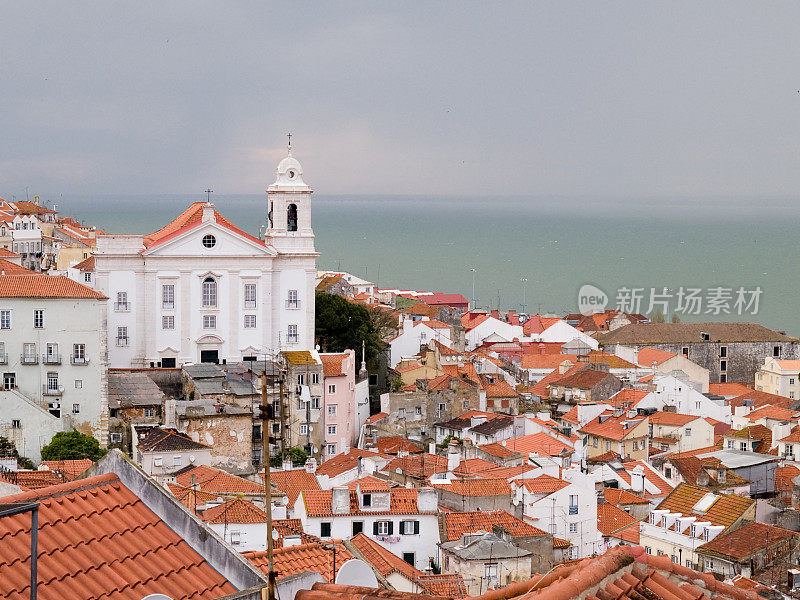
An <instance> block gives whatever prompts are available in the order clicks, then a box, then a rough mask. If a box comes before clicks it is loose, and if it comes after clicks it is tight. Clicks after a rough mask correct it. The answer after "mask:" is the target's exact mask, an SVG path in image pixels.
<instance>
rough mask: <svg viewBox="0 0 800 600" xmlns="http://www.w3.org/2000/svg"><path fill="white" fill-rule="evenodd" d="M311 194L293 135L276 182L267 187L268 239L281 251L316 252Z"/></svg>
mask: <svg viewBox="0 0 800 600" xmlns="http://www.w3.org/2000/svg"><path fill="white" fill-rule="evenodd" d="M311 194H312V190H311V188H310V187H309V186H308V184H307V183H306V182H305V181H303V167H302V166H300V162H299V161H298V160H297V159H296V158H294V157H293V156H292V141H291V137H290V138H289V145H288V147H287V155H286V158H284V159H283V160H282V161H281V162H280V163H278V169H277V177H276V179H275V183H273V184H272V185H270V186H269V187H268V188H267V203H268V209H267V210H268V215H267V232H266V242H267V243H268V244H270V245H272V246H273V247H274V248H275V249H276V250H277V251H278V252H280V253H281V254H313V253H314V252H315V251H314V230H313V229H311Z"/></svg>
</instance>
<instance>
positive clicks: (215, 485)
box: [175, 465, 264, 496]
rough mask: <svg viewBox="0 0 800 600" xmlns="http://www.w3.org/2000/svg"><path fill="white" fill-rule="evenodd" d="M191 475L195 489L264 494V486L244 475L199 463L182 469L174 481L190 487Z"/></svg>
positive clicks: (221, 492) (223, 492)
mask: <svg viewBox="0 0 800 600" xmlns="http://www.w3.org/2000/svg"><path fill="white" fill-rule="evenodd" d="M192 475H194V478H195V485H196V486H197V489H199V490H201V491H204V492H211V493H216V494H248V495H261V496H263V495H264V486H263V485H261V484H258V483H255V482H254V481H250V480H249V479H245V478H244V477H238V476H236V475H231V474H230V473H227V472H226V471H223V470H222V469H217V468H215V467H209V466H208V465H199V466H196V467H192V468H189V469H184V470H182V471H181V472H180V473H179V474H178V475H177V476H176V477H175V482H176V483H177V484H178V485H179V486H181V487H184V488H188V487H191V485H192Z"/></svg>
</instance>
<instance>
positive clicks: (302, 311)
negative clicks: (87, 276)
mask: <svg viewBox="0 0 800 600" xmlns="http://www.w3.org/2000/svg"><path fill="white" fill-rule="evenodd" d="M311 194H312V190H311V188H310V187H309V186H308V185H307V184H306V183H305V182H304V181H303V170H302V167H301V165H300V163H299V162H298V161H297V160H296V159H295V158H294V157H292V156H291V149H290V150H289V154H288V156H287V157H285V158H284V159H283V160H282V161H281V162H280V163H279V165H278V168H277V177H276V180H275V182H274V183H273V184H272V185H270V186H269V188H268V189H267V202H268V207H266V208H267V213H268V214H267V230H266V233H265V236H264V239H263V240H262V239H259V238H256V237H254V236H252V235H249V234H248V233H246V232H244V231H242V230H241V229H239V228H238V227H237V226H236V225H234V224H233V223H231V222H230V221H228V220H227V219H226V218H225V217H223V216H222V215H221V214H220V213H219V212H217V210H216V209H215V207H214V205H213V204H212V203H210V202H195V203H194V204H192V205H191V206H189V207H188V208H187V209H186V210H185V211H184V212H183V213H181V214H180V215H179V216H178V217H177V218H176V219H175V220H173V221H172V222H171V223H169V224H167V225H166V226H164V227H162V228H161V229H159V230H158V231H156V232H154V233H151V234H149V235H105V236H98V238H97V249H96V252H95V278H96V284H95V289H97V290H98V291H101V292H102V293H103V294H105V295H106V296H108V298H109V299H108V311H107V315H108V316H107V327H106V331H107V336H108V340H107V342H108V356H109V366H110V367H112V368H114V367H117V368H123V367H150V366H153V367H174V366H180V365H182V364H185V363H197V362H222V361H231V362H238V361H241V360H246V359H259V360H263V359H264V358H265V357H267V356H275V355H276V354H277V353H278V352H280V351H286V350H310V349H312V348H313V346H314V287H315V285H314V284H315V277H316V257H317V253H316V251H315V250H314V232H313V230H312V228H311Z"/></svg>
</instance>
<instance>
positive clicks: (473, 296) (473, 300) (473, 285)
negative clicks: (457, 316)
mask: <svg viewBox="0 0 800 600" xmlns="http://www.w3.org/2000/svg"><path fill="white" fill-rule="evenodd" d="M470 271H472V307H471V308H472V310H475V269H470Z"/></svg>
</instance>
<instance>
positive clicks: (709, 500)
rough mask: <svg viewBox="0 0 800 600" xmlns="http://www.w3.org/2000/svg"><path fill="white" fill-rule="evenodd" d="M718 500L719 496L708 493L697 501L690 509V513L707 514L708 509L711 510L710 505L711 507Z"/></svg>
mask: <svg viewBox="0 0 800 600" xmlns="http://www.w3.org/2000/svg"><path fill="white" fill-rule="evenodd" d="M718 498H719V496H717V495H716V494H712V493H711V492H708V493H707V494H706V495H705V496H703V497H702V498H700V500H698V501H697V504H695V505H694V507H692V512H695V513H699V514H701V515H704V514H705V513H706V512H708V509H709V508H711V505H713V504H714V502H716V501H717V499H718Z"/></svg>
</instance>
